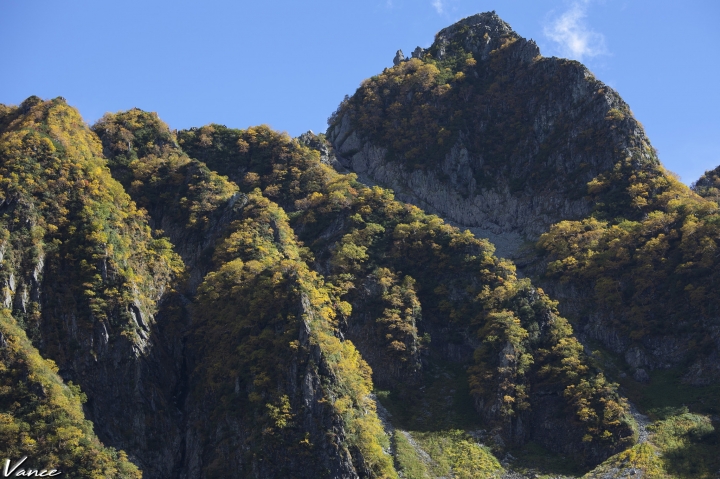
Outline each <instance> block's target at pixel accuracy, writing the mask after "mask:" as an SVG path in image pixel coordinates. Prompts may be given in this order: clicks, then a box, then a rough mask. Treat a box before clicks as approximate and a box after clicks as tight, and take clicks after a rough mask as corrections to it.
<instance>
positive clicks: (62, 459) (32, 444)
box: [0, 309, 142, 479]
mask: <svg viewBox="0 0 720 479" xmlns="http://www.w3.org/2000/svg"><path fill="white" fill-rule="evenodd" d="M84 399H85V395H84V394H83V393H81V392H80V390H79V388H78V387H77V386H73V385H72V384H70V385H66V384H64V383H63V381H62V379H61V378H60V377H59V376H58V375H57V366H56V365H55V363H54V362H52V361H49V360H45V359H42V357H40V354H39V353H38V351H37V349H35V347H34V346H33V345H32V344H31V343H30V341H29V340H28V339H27V336H26V334H25V331H23V330H22V329H21V328H20V327H19V326H18V324H17V322H16V321H15V319H14V318H13V317H12V316H10V314H9V311H8V310H7V309H1V310H0V411H2V412H0V457H3V458H4V459H10V461H11V464H12V465H15V464H17V463H18V461H20V460H21V459H22V458H23V457H27V458H28V459H27V460H26V461H24V462H22V463H21V465H20V466H19V469H25V470H27V469H45V470H46V471H49V472H51V473H52V472H53V471H52V470H53V469H55V470H56V471H59V472H60V473H61V474H64V475H66V476H67V477H113V478H127V479H130V478H133V479H139V478H140V477H141V476H142V474H141V473H140V471H138V469H137V467H136V466H135V465H134V464H132V463H130V462H129V461H128V460H127V456H126V455H125V453H124V452H122V451H120V452H119V453H118V452H116V451H115V450H114V449H109V448H105V447H103V445H102V444H101V443H100V442H99V441H98V439H97V437H95V434H94V433H93V428H92V424H91V423H90V421H87V420H85V417H84V414H83V410H82V402H83V400H84ZM10 468H12V466H10ZM46 474H47V473H46ZM53 474H57V473H53Z"/></svg>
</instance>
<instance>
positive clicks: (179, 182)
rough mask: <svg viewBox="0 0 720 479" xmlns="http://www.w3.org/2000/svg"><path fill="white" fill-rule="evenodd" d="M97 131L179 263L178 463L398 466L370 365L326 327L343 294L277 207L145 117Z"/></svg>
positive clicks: (253, 468) (213, 471) (287, 471)
mask: <svg viewBox="0 0 720 479" xmlns="http://www.w3.org/2000/svg"><path fill="white" fill-rule="evenodd" d="M94 129H95V131H97V132H98V134H99V135H100V137H101V139H102V141H103V145H104V147H105V151H106V152H107V154H108V155H109V157H110V165H111V168H112V170H113V174H114V175H116V176H117V177H118V178H119V179H120V180H121V181H123V182H124V183H125V184H127V185H128V188H129V191H130V193H131V194H132V195H133V197H134V198H135V199H136V200H137V201H138V203H139V204H140V205H142V206H143V207H145V208H147V209H148V210H149V211H150V215H151V217H152V218H153V220H152V221H153V223H154V224H157V225H162V227H163V228H164V229H165V230H166V232H168V233H169V234H170V237H171V239H172V241H173V242H174V243H175V244H177V245H178V251H179V252H180V253H181V254H182V255H183V257H184V258H185V259H186V261H187V264H188V270H189V271H188V272H189V278H190V281H189V283H188V284H187V285H185V286H184V287H183V290H184V291H185V294H187V296H188V297H190V298H193V304H186V305H185V307H184V309H185V311H186V314H189V315H190V317H191V319H192V325H191V326H190V327H189V328H188V329H187V338H186V340H185V344H186V349H185V357H186V360H187V368H188V375H189V378H188V385H189V391H187V393H186V394H187V396H186V399H185V400H184V403H183V412H184V418H183V424H184V428H185V433H184V434H185V442H184V452H183V456H182V458H181V463H180V464H178V468H179V469H178V472H177V475H180V476H181V477H219V476H223V477H225V476H227V475H228V474H231V475H232V477H248V476H252V477H307V478H315V477H347V478H352V477H379V478H382V477H397V476H396V473H395V470H394V468H393V466H392V461H391V459H390V456H388V455H387V454H386V453H385V452H383V447H385V448H387V445H388V443H387V441H388V440H387V438H386V437H385V434H384V432H383V430H382V426H381V425H380V423H379V421H378V418H377V416H376V414H375V412H374V411H375V404H374V402H373V401H372V400H371V399H370V397H369V393H370V391H371V390H372V383H371V379H370V376H369V374H370V373H369V368H368V367H367V364H366V363H365V362H364V361H363V360H362V358H360V356H359V354H358V353H357V351H356V350H355V348H354V346H353V345H352V343H351V342H349V341H341V340H339V339H338V338H337V337H336V336H335V333H336V330H335V328H336V326H335V321H336V320H335V317H336V316H337V315H338V311H345V310H346V309H347V307H348V305H347V304H346V303H343V302H340V301H338V300H337V299H335V294H334V292H333V291H331V290H329V289H328V288H327V287H326V286H324V284H323V281H322V278H321V277H320V276H319V275H317V274H316V273H313V272H311V271H310V270H309V269H308V267H307V265H306V264H305V262H304V260H303V257H302V254H303V249H301V248H299V247H298V245H297V244H296V242H295V239H294V235H293V232H292V230H291V229H290V228H289V226H288V225H287V218H286V216H285V213H284V212H283V211H282V209H281V208H279V207H278V206H277V205H276V204H274V203H272V202H270V201H269V200H268V199H266V198H263V197H262V196H261V195H260V194H259V193H258V192H253V191H248V194H247V195H245V194H240V193H238V188H237V186H236V185H235V184H233V183H232V182H229V181H228V180H227V178H226V177H221V176H219V175H217V174H216V173H214V172H211V171H210V170H208V168H207V167H206V166H205V165H204V164H203V163H201V162H199V161H197V160H194V159H191V158H189V157H188V156H187V155H186V154H185V153H183V152H182V151H180V150H179V149H178V148H177V145H176V142H175V139H174V137H173V136H172V134H171V133H170V131H169V130H168V128H167V126H166V125H165V124H164V123H162V122H161V121H160V120H158V118H157V116H156V115H153V114H149V113H145V112H142V111H140V110H131V111H128V112H123V113H119V114H116V115H106V117H104V118H103V119H102V120H101V121H100V122H99V123H98V124H97V125H96V126H95V127H94ZM119 140H122V141H119ZM197 277H200V279H201V281H196V280H195V278H197ZM196 289H197V296H194V297H193V295H194V293H195V291H196ZM176 314H178V313H177V312H176ZM228 468H230V471H231V472H229V470H228ZM162 477H174V476H173V475H170V474H168V472H167V471H166V472H165V474H164V475H163V476H162Z"/></svg>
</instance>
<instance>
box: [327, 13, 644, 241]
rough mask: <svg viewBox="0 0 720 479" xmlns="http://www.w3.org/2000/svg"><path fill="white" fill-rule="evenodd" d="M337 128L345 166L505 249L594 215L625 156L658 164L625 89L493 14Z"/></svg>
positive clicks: (360, 97)
mask: <svg viewBox="0 0 720 479" xmlns="http://www.w3.org/2000/svg"><path fill="white" fill-rule="evenodd" d="M420 50H422V49H420ZM329 125H330V126H329V128H328V132H327V135H328V139H329V140H330V142H331V143H332V145H333V147H334V148H335V152H336V153H337V156H338V160H339V161H340V163H342V164H343V166H345V167H348V168H350V169H351V170H352V171H355V172H357V173H358V174H359V175H360V177H361V179H362V178H364V177H367V178H369V179H371V180H373V181H376V182H378V183H380V184H382V185H385V186H388V187H391V188H393V189H394V190H395V191H396V193H397V194H398V197H399V198H401V199H403V200H407V201H411V202H413V203H414V204H417V205H418V206H421V207H423V208H427V209H428V210H429V211H431V212H434V213H437V214H440V215H441V216H443V217H444V218H447V219H448V220H451V221H453V222H456V223H458V224H461V225H464V226H469V227H475V228H479V229H478V230H477V231H478V232H482V233H483V234H484V235H486V236H490V238H491V239H493V240H494V241H495V242H496V243H497V244H498V246H499V247H500V249H501V251H502V253H503V254H515V253H516V252H517V248H518V247H519V246H520V244H521V243H522V241H523V240H524V239H536V238H537V237H538V236H539V235H540V234H542V233H543V232H545V231H546V230H547V228H548V227H549V226H550V225H551V224H553V223H555V222H557V221H560V220H563V219H577V218H581V217H583V216H585V215H587V214H588V213H590V212H591V211H592V209H593V203H592V202H591V201H590V200H589V199H588V198H586V184H587V183H588V182H589V181H591V180H592V179H593V178H595V177H596V176H597V175H598V174H600V173H602V172H606V171H611V170H612V169H613V167H614V166H615V165H616V164H617V163H618V162H619V161H621V160H624V159H625V158H627V157H632V158H633V162H634V164H635V165H636V167H637V168H641V169H644V168H651V169H652V168H655V167H656V166H657V159H656V158H655V155H654V152H653V150H652V148H651V147H650V144H649V142H648V140H647V138H646V137H645V135H644V133H643V131H642V127H641V126H640V125H639V123H637V121H635V119H634V118H633V117H632V114H631V113H630V111H629V108H628V106H627V105H626V104H625V103H624V102H623V101H622V99H621V98H620V97H619V96H618V95H617V93H615V92H614V91H613V90H612V89H610V88H609V87H607V86H606V85H604V84H603V83H602V82H600V81H597V80H596V79H595V78H594V77H593V75H592V74H591V73H590V72H589V71H588V70H587V69H586V68H585V67H584V66H583V65H581V64H580V63H578V62H575V61H570V60H564V59H558V58H554V57H553V58H544V57H542V56H540V51H539V49H538V47H537V45H536V44H535V43H534V42H533V41H532V40H530V41H528V40H525V39H524V38H522V37H520V36H519V35H517V34H516V33H515V32H514V31H512V29H511V28H510V26H509V25H508V24H507V23H505V22H503V21H502V20H501V19H500V18H499V17H498V16H497V15H495V14H494V13H483V14H479V15H474V16H472V17H468V18H466V19H464V20H461V21H460V22H458V23H456V24H454V25H452V26H450V27H448V28H445V29H443V30H441V31H440V32H439V33H438V34H437V35H436V37H435V42H434V43H433V45H432V46H431V47H430V48H429V49H428V50H425V51H418V52H417V53H416V54H415V55H414V58H412V59H410V60H407V61H403V62H400V63H399V65H397V66H395V67H393V68H388V69H385V70H384V71H383V72H382V73H381V74H379V75H376V76H374V77H372V78H370V79H368V80H365V81H364V82H363V83H362V85H361V86H360V88H359V89H358V90H357V92H355V94H354V95H353V96H352V97H350V98H347V99H346V100H345V101H343V103H342V104H341V105H340V107H339V108H338V110H337V111H336V112H335V113H334V114H333V115H332V116H331V117H330V119H329ZM618 188H620V185H618ZM608 201H617V200H615V199H608ZM620 201H621V202H622V201H623V200H620Z"/></svg>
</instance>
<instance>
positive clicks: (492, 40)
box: [430, 11, 540, 60]
mask: <svg viewBox="0 0 720 479" xmlns="http://www.w3.org/2000/svg"><path fill="white" fill-rule="evenodd" d="M516 40H522V41H524V42H527V40H525V39H524V38H522V37H520V35H518V34H517V33H515V32H514V31H513V29H512V27H510V25H509V24H508V23H506V22H505V21H503V20H502V19H501V18H500V17H499V16H498V15H497V14H496V13H495V12H494V11H492V12H485V13H478V14H476V15H472V16H469V17H466V18H463V19H462V20H460V21H458V22H456V23H454V24H452V25H450V26H449V27H447V28H443V29H442V30H440V31H439V32H438V33H437V34H436V35H435V42H434V43H433V46H432V47H431V48H430V51H431V53H432V54H433V56H434V57H435V58H437V59H439V60H442V59H443V58H444V57H447V56H453V55H455V54H457V53H459V50H461V49H462V50H463V51H464V52H465V53H473V54H474V55H475V57H476V60H485V59H487V58H488V55H489V54H490V52H491V51H493V50H496V49H498V48H501V47H502V46H504V45H505V44H507V43H508V42H514V41H516ZM527 43H529V44H532V46H533V47H534V49H535V50H537V45H535V42H533V41H532V40H530V42H527ZM539 53H540V51H539V50H537V54H539Z"/></svg>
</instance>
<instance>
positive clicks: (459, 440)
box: [412, 430, 505, 479]
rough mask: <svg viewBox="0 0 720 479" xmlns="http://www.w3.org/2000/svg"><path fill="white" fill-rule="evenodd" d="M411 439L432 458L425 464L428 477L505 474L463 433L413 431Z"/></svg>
mask: <svg viewBox="0 0 720 479" xmlns="http://www.w3.org/2000/svg"><path fill="white" fill-rule="evenodd" d="M412 436H413V438H414V440H415V441H416V442H417V444H418V445H419V446H420V447H421V448H422V449H423V450H424V451H425V452H427V454H428V455H429V456H430V458H432V462H431V463H430V464H429V465H428V468H429V470H430V473H431V474H432V477H455V478H457V479H486V478H495V477H500V476H501V475H502V474H503V473H504V472H505V471H504V470H503V467H502V466H501V465H500V462H499V461H498V460H497V459H496V458H495V456H493V454H492V452H490V450H489V449H488V448H486V447H484V446H481V445H479V444H477V443H476V442H475V441H474V440H473V439H472V438H471V437H470V436H468V435H467V434H466V433H464V432H463V431H459V430H450V431H440V432H414V433H412ZM421 477H422V476H421Z"/></svg>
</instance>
